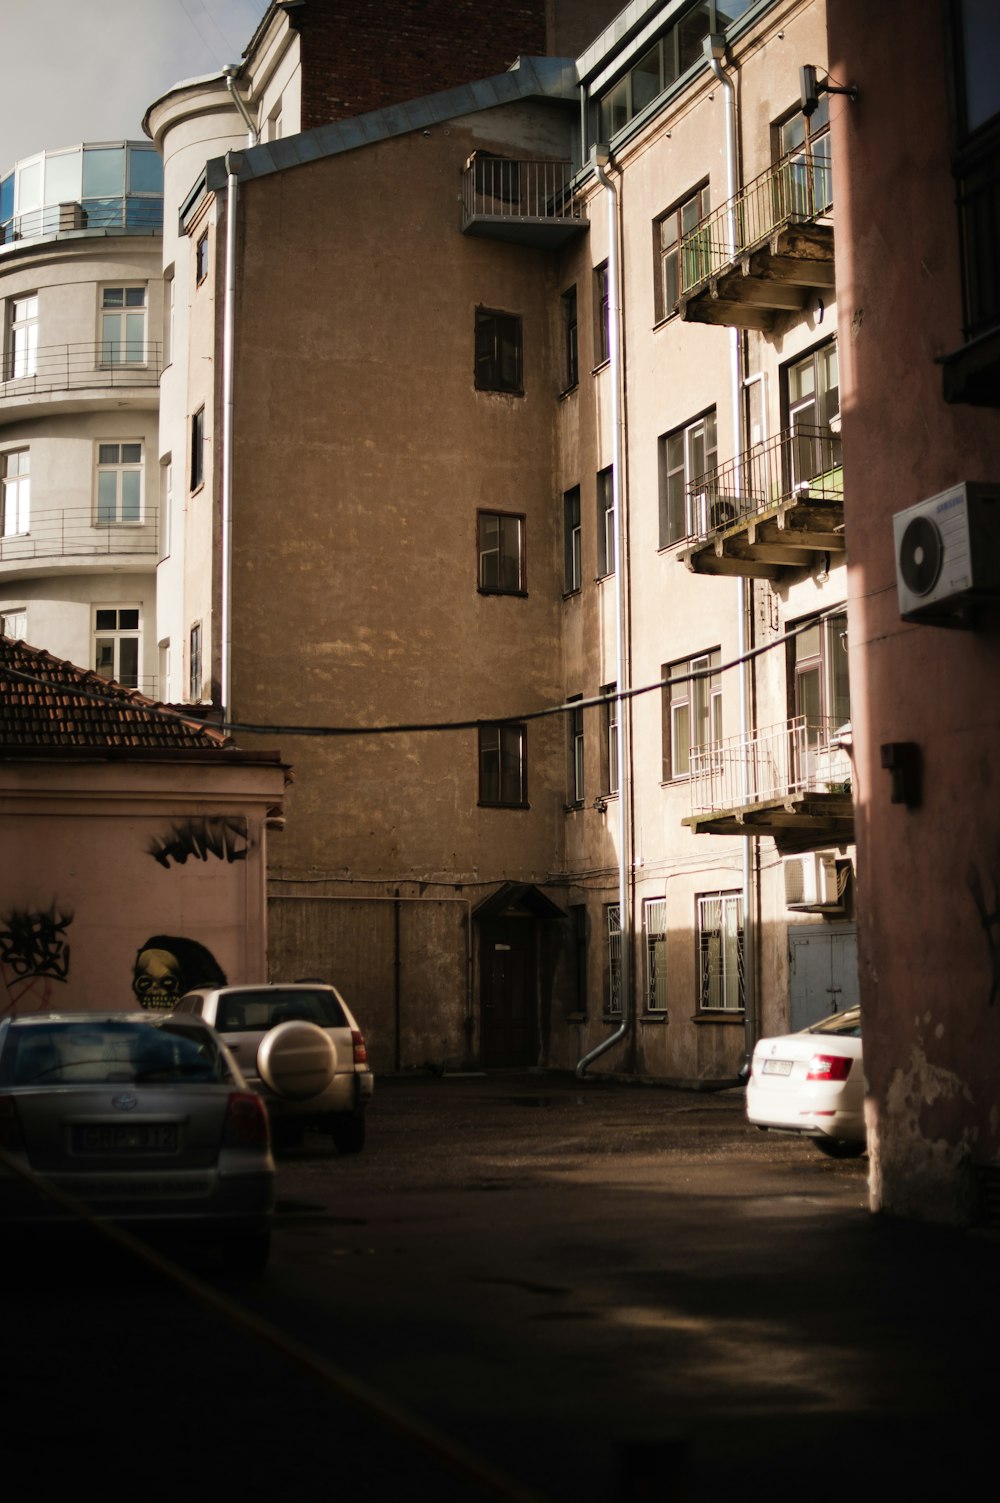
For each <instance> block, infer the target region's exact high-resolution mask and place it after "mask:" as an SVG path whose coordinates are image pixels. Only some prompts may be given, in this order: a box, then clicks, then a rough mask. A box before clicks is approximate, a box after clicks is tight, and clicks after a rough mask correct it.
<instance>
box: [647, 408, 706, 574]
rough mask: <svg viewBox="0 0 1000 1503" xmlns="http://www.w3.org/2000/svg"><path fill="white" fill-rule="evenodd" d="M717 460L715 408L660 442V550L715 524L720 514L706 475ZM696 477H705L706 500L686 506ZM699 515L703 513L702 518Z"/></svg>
mask: <svg viewBox="0 0 1000 1503" xmlns="http://www.w3.org/2000/svg"><path fill="white" fill-rule="evenodd" d="M717 458H718V447H717V440H716V424H715V409H714V407H713V409H712V411H711V412H706V413H703V414H702V416H701V417H699V418H696V419H695V420H694V422H692V423H688V424H687V425H686V427H684V428H677V429H675V431H674V432H673V433H664V434H663V436H662V437H661V438H660V440H659V459H660V547H661V548H669V547H670V546H671V544H672V543H679V542H682V541H683V539H684V538H687V537H690V536H691V534H692V533H694V532H698V531H699V530H702V529H703V527H704V528H707V527H709V526H714V525H716V519H717V517H718V516H720V515H721V513H717V512H716V511H715V510H713V508H715V507H716V506H717V505H718V504H721V503H719V502H718V498H717V497H716V496H715V493H714V490H713V487H712V486H711V485H710V484H709V482H708V478H707V475H708V472H710V471H711V470H712V469H714V467H715V465H716V463H717ZM699 477H705V486H704V491H705V500H704V502H697V503H696V504H693V505H689V504H688V489H689V487H690V486H691V485H692V483H693V482H694V481H695V480H697V479H698V478H699ZM701 513H704V515H702V514H701Z"/></svg>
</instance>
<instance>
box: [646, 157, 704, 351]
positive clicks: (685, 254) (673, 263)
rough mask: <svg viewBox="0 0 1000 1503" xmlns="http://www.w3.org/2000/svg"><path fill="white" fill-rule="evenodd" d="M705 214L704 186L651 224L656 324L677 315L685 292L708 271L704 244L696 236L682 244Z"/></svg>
mask: <svg viewBox="0 0 1000 1503" xmlns="http://www.w3.org/2000/svg"><path fill="white" fill-rule="evenodd" d="M707 214H708V184H707V183H706V184H704V185H703V186H702V187H701V188H698V189H697V190H696V191H695V192H694V193H692V194H691V195H690V196H689V197H688V198H685V199H682V200H681V202H680V203H679V204H674V206H673V208H672V209H668V210H667V212H666V214H661V216H660V218H659V219H657V220H654V222H653V252H654V255H655V258H656V280H655V282H654V284H653V286H654V297H653V306H654V310H655V314H656V321H657V323H659V322H660V320H661V319H664V318H669V317H670V315H671V314H672V313H676V312H677V303H678V300H679V299H680V296H681V293H682V292H683V291H684V289H685V288H687V287H691V286H693V285H694V284H695V283H696V282H697V281H699V280H700V277H701V275H702V274H703V273H705V274H707V272H708V271H709V269H710V267H709V265H708V263H707V258H706V254H705V252H706V251H707V242H706V245H705V246H704V247H703V245H702V241H701V238H700V237H696V238H695V240H688V241H687V243H686V244H685V238H686V237H687V236H689V235H691V233H692V231H694V230H695V229H697V227H698V225H699V224H700V223H701V221H702V220H703V219H704V218H706V216H707ZM703 262H704V265H703V264H702V263H703Z"/></svg>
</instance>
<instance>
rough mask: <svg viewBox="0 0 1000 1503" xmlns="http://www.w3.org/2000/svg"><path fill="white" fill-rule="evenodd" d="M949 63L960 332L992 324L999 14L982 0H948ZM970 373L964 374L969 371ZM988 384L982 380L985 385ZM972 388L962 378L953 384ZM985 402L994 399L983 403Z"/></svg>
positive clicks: (996, 271) (999, 135) (999, 288)
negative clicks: (961, 305)
mask: <svg viewBox="0 0 1000 1503" xmlns="http://www.w3.org/2000/svg"><path fill="white" fill-rule="evenodd" d="M950 20H951V25H952V28H953V30H954V33H955V35H954V37H953V40H952V58H953V62H954V68H955V80H954V89H955V102H954V129H953V136H952V143H951V144H952V162H953V168H952V170H953V171H954V174H955V181H956V190H957V191H956V199H957V202H958V217H959V231H960V237H961V253H962V283H963V286H962V291H963V302H964V319H963V323H964V337H965V339H966V340H971V339H974V338H975V337H976V335H978V334H983V333H985V332H986V331H987V330H990V329H993V328H995V326H996V325H997V323H998V322H1000V265H998V261H997V254H996V226H997V223H998V220H1000V16H998V14H997V10H996V7H995V6H994V5H991V4H990V3H989V0H953V4H952V6H951V7H950ZM970 374H971V373H970ZM985 384H987V385H988V380H987V381H986V383H985ZM960 390H961V392H962V395H963V397H964V399H965V400H970V397H969V396H968V395H966V392H969V393H973V392H974V391H975V385H974V383H973V382H972V381H971V380H970V381H969V382H968V384H967V385H966V383H965V382H963V383H962V385H961V388H960ZM990 405H996V404H995V403H994V402H992V401H991V402H990Z"/></svg>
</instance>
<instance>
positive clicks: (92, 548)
mask: <svg viewBox="0 0 1000 1503" xmlns="http://www.w3.org/2000/svg"><path fill="white" fill-rule="evenodd" d="M14 525H17V526H19V527H21V528H23V529H24V530H23V531H19V532H14V531H6V530H5V531H4V532H2V533H0V564H18V563H28V562H30V561H33V560H35V559H46V558H51V559H56V558H86V557H94V558H107V557H120V556H121V555H122V554H125V553H142V554H155V553H156V551H157V548H158V546H159V511H158V508H157V507H154V506H146V507H144V508H143V511H142V516H141V518H140V519H139V520H138V521H135V522H132V521H98V520H97V516H96V513H95V511H94V509H93V507H90V506H65V507H53V508H51V509H50V510H47V511H36V510H34V509H32V511H31V515H30V519H24V518H19V519H18V521H17V523H16V524H15V523H14V521H13V519H12V518H11V517H9V516H7V517H4V516H2V515H0V526H2V527H4V528H5V529H6V528H8V527H13V526H14Z"/></svg>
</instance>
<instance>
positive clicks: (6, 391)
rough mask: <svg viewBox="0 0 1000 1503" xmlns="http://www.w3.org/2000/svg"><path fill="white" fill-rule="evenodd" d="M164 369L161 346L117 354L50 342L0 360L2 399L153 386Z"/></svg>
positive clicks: (122, 347)
mask: <svg viewBox="0 0 1000 1503" xmlns="http://www.w3.org/2000/svg"><path fill="white" fill-rule="evenodd" d="M162 369H163V347H162V345H160V344H158V343H151V344H146V345H143V346H142V347H141V348H139V347H136V348H133V347H131V346H130V345H127V344H122V345H118V346H116V347H115V348H114V349H113V350H111V349H109V348H108V347H107V346H105V345H103V344H100V343H97V344H95V343H88V344H48V345H40V346H38V347H37V348H35V349H32V350H24V351H21V352H19V353H17V354H8V355H7V357H6V359H5V360H2V361H0V400H3V398H5V397H30V396H34V395H35V394H36V393H38V394H44V393H51V392H56V391H86V390H94V389H99V390H102V391H104V390H107V388H108V387H114V388H115V389H116V390H118V389H121V388H122V387H136V386H155V385H156V384H157V382H158V381H159V379H160V372H161V371H162Z"/></svg>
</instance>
